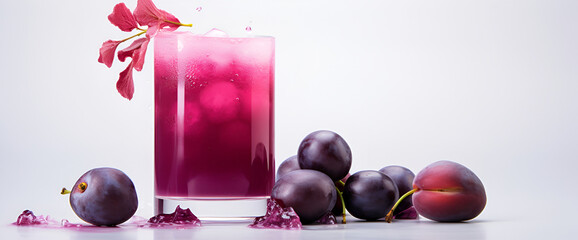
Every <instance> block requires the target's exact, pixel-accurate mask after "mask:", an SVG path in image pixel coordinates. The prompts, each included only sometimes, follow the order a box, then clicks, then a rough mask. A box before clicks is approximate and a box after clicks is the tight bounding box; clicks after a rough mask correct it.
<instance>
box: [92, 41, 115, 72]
mask: <svg viewBox="0 0 578 240" xmlns="http://www.w3.org/2000/svg"><path fill="white" fill-rule="evenodd" d="M120 43H121V41H113V40H108V41H106V42H104V43H102V47H100V50H99V56H98V62H99V63H104V65H106V66H107V67H109V68H110V66H112V62H113V61H114V52H115V51H116V48H117V47H118V45H119V44H120Z"/></svg>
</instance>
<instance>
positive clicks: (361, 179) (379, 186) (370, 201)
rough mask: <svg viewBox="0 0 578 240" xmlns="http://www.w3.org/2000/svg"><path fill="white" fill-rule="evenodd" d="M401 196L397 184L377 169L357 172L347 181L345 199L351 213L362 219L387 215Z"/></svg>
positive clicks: (344, 191)
mask: <svg viewBox="0 0 578 240" xmlns="http://www.w3.org/2000/svg"><path fill="white" fill-rule="evenodd" d="M398 197H399V193H398V190H397V186H396V185H395V183H394V182H393V180H391V178H389V177H388V176H387V175H385V174H383V173H381V172H379V171H375V170H364V171H360V172H357V173H355V174H353V175H351V177H349V179H347V182H345V188H344V189H343V201H344V202H345V207H346V208H347V211H349V213H350V214H351V215H352V216H354V217H356V218H360V219H365V220H377V219H380V218H383V217H385V215H386V214H387V213H388V211H389V210H390V209H391V208H392V207H393V205H394V204H395V202H396V201H397V199H398Z"/></svg>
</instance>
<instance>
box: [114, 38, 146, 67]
mask: <svg viewBox="0 0 578 240" xmlns="http://www.w3.org/2000/svg"><path fill="white" fill-rule="evenodd" d="M148 41H149V40H148V38H146V37H143V38H139V39H137V40H134V41H133V42H132V43H131V44H130V46H128V47H126V48H124V49H122V50H120V51H118V53H117V54H118V60H120V61H121V62H124V60H125V59H126V58H127V57H132V56H133V53H134V51H136V50H137V49H139V48H140V47H141V46H142V44H143V43H144V42H147V44H148Z"/></svg>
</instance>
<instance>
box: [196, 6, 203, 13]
mask: <svg viewBox="0 0 578 240" xmlns="http://www.w3.org/2000/svg"><path fill="white" fill-rule="evenodd" d="M195 10H197V12H200V11H201V10H203V7H197V8H196V9H195Z"/></svg>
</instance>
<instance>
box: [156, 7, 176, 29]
mask: <svg viewBox="0 0 578 240" xmlns="http://www.w3.org/2000/svg"><path fill="white" fill-rule="evenodd" d="M159 11H161V13H162V14H163V16H164V20H168V21H171V22H174V23H181V22H180V21H179V19H178V18H177V17H175V16H174V15H172V14H170V13H168V12H166V11H164V10H159ZM174 23H170V22H166V21H163V22H162V23H161V28H164V27H168V28H169V29H168V30H169V31H175V30H177V28H179V27H180V26H181V25H179V24H174Z"/></svg>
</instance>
